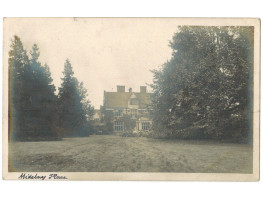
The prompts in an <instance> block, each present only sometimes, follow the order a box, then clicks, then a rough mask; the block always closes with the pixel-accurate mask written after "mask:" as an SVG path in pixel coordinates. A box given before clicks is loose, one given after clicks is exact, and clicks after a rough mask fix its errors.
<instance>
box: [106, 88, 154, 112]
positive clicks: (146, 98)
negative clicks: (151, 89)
mask: <svg viewBox="0 0 263 200" xmlns="http://www.w3.org/2000/svg"><path fill="white" fill-rule="evenodd" d="M132 95H135V96H136V98H137V99H138V101H139V108H141V109H144V108H147V106H148V105H150V104H151V96H152V93H140V92H106V91H105V92H104V106H105V108H127V107H128V101H129V99H130V97H131V96H132Z"/></svg>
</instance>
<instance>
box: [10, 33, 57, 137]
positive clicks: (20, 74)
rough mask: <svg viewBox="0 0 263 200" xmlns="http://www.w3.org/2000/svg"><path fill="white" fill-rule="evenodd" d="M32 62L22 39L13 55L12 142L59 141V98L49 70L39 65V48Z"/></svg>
mask: <svg viewBox="0 0 263 200" xmlns="http://www.w3.org/2000/svg"><path fill="white" fill-rule="evenodd" d="M30 55H31V57H30V58H29V57H28V55H27V52H26V50H25V49H24V47H23V44H22V42H21V40H20V38H19V37H18V36H14V39H13V40H12V41H11V50H10V51H9V60H8V64H9V99H10V103H9V130H10V131H9V139H12V140H39V139H45V140H46V139H57V135H56V132H55V129H56V127H55V122H56V96H55V94H54V92H55V87H54V85H53V84H52V78H51V74H50V72H49V68H48V66H47V65H46V64H45V65H44V66H42V65H41V63H40V62H39V61H38V58H39V55H40V53H39V49H38V47H37V45H36V44H34V45H33V47H32V50H31V51H30Z"/></svg>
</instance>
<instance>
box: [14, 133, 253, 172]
mask: <svg viewBox="0 0 263 200" xmlns="http://www.w3.org/2000/svg"><path fill="white" fill-rule="evenodd" d="M252 155H253V152H252V147H251V146H249V145H245V144H230V143H227V144H222V143H216V142H211V141H179V140H160V139H150V138H135V137H133V138H123V137H120V136H114V135H98V136H90V137H86V138H65V139H63V140H62V141H51V142H50V141H49V142H14V143H10V144H9V170H10V171H18V172H29V171H31V172H47V171H49V172H52V171H57V172H199V173H215V172H218V173H252V159H253V158H252Z"/></svg>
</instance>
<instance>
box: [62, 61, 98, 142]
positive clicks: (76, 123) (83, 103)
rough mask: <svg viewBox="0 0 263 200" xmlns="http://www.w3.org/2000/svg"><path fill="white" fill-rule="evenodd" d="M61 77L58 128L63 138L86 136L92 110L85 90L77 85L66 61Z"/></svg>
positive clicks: (70, 67)
mask: <svg viewBox="0 0 263 200" xmlns="http://www.w3.org/2000/svg"><path fill="white" fill-rule="evenodd" d="M63 75H64V77H63V78H62V84H61V87H60V88H59V94H58V113H59V126H60V127H61V128H62V129H63V132H64V136H69V137H73V136H88V134H89V133H88V130H89V128H90V124H89V121H88V119H90V118H91V117H92V116H93V114H94V108H93V107H92V106H91V105H90V101H89V100H87V90H86V89H85V88H84V87H83V83H82V82H81V83H79V82H78V80H77V79H76V78H75V77H74V76H73V75H74V72H73V69H72V66H71V63H70V61H69V60H68V59H67V60H66V62H65V65H64V72H63Z"/></svg>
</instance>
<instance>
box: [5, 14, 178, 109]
mask: <svg viewBox="0 0 263 200" xmlns="http://www.w3.org/2000/svg"><path fill="white" fill-rule="evenodd" d="M177 27H178V20H175V19H172V18H6V19H5V20H4V52H5V53H7V52H8V51H9V50H10V47H9V46H10V44H11V39H12V37H13V36H14V35H17V36H19V37H20V38H21V40H22V42H23V45H24V47H25V49H26V50H27V51H28V52H29V51H30V49H31V48H32V46H33V44H34V43H36V44H37V45H38V47H39V49H40V57H39V60H40V62H41V63H43V64H44V63H47V64H48V65H49V67H50V71H51V76H52V78H53V83H54V85H55V86H56V87H57V90H58V87H59V86H60V84H61V78H62V76H63V75H62V71H63V69H64V63H65V60H66V59H67V58H68V59H69V60H70V62H71V64H72V66H73V71H74V72H75V74H74V75H75V77H76V78H77V79H78V80H79V81H82V82H83V83H84V86H85V88H86V89H87V90H88V99H89V100H90V101H91V104H92V105H93V106H95V108H96V109H98V108H99V107H100V105H102V104H103V93H104V90H105V91H116V86H117V85H125V86H126V91H128V89H129V88H132V89H133V91H134V92H138V91H139V90H140V86H141V85H146V84H151V83H152V81H153V74H152V72H150V70H152V69H160V67H161V65H162V64H163V63H165V62H166V61H167V60H169V59H170V58H171V53H172V50H171V48H170V47H169V41H170V40H171V39H172V37H173V35H174V33H175V32H176V31H177ZM4 62H5V64H7V59H5V60H4ZM147 90H148V91H150V88H149V86H148V87H147Z"/></svg>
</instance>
